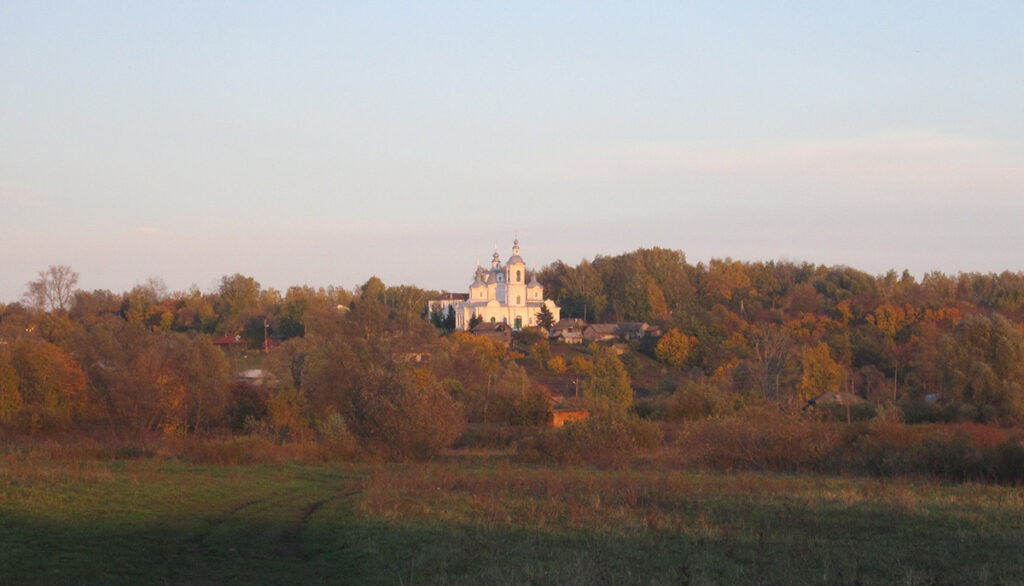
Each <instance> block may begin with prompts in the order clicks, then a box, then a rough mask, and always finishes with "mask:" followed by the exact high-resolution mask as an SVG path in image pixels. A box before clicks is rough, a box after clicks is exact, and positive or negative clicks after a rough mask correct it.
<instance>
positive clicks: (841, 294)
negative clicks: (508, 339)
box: [539, 248, 1024, 422]
mask: <svg viewBox="0 0 1024 586" xmlns="http://www.w3.org/2000/svg"><path fill="white" fill-rule="evenodd" d="M539 277H540V281H541V283H542V284H543V285H544V286H545V292H546V293H547V294H549V295H551V296H552V297H553V298H554V299H555V300H556V301H557V302H558V303H559V304H560V305H561V307H562V315H563V317H584V316H585V317H586V318H587V319H588V320H589V321H592V322H604V321H609V322H617V321H646V322H651V323H657V324H660V325H661V326H662V328H663V329H664V330H665V331H666V332H668V333H667V334H666V335H665V336H664V337H663V339H662V340H661V342H660V343H659V344H658V347H657V348H655V349H654V351H653V352H652V355H654V356H656V357H658V358H659V359H660V360H662V361H663V362H665V363H666V364H667V365H671V366H672V367H674V368H675V369H677V370H678V371H677V372H671V373H670V375H671V376H670V377H669V378H670V379H673V380H671V381H669V382H668V383H667V384H668V386H669V387H670V388H671V387H675V388H677V389H687V388H688V389H691V390H692V392H691V395H694V394H695V395H697V398H699V399H702V400H704V401H705V403H707V401H708V400H712V399H713V400H712V401H711V402H715V401H717V402H720V403H727V402H728V401H727V399H728V398H730V397H734V396H737V395H738V396H742V397H747V398H758V397H759V398H760V399H761V400H764V401H770V402H776V403H782V404H786V405H790V406H796V405H802V404H804V402H805V401H807V400H809V399H812V398H814V397H816V396H819V395H821V394H822V393H825V392H830V391H832V392H838V391H842V392H846V393H849V394H851V395H854V396H857V397H860V398H863V399H866V400H867V401H869V402H870V403H872V404H874V405H879V406H883V405H884V406H888V407H890V408H893V409H897V408H898V409H899V410H900V411H901V414H902V415H904V416H906V417H908V418H909V419H910V420H914V421H917V420H951V419H969V420H977V421H983V422H984V421H996V420H998V421H1019V420H1020V419H1021V418H1022V417H1024V335H1022V333H1024V327H1022V322H1024V273H1021V272H1003V273H1001V274H981V273H960V274H958V275H955V276H950V275H946V274H943V273H939V272H932V273H928V274H926V275H924V276H923V278H922V279H921V280H917V279H915V278H914V277H913V276H912V275H911V274H910V273H909V272H906V271H904V272H903V273H902V274H898V273H896V272H895V271H890V272H889V273H887V274H885V275H880V276H872V275H869V274H867V273H864V272H863V271H858V270H856V269H853V268H849V267H845V266H833V267H826V266H821V265H813V264H809V263H795V262H787V261H769V262H741V261H736V260H732V259H730V258H725V259H712V260H711V261H710V262H708V263H707V264H705V263H697V264H695V265H693V264H690V263H688V262H687V261H686V257H685V255H684V254H683V253H682V252H679V251H672V250H666V249H660V248H653V249H642V250H637V251H635V252H631V253H627V254H622V255H619V256H610V257H597V258H595V259H593V260H591V261H587V260H584V261H582V262H580V263H579V264H577V265H575V266H570V265H567V264H565V263H563V262H561V261H559V262H556V263H554V264H552V265H550V266H548V267H545V268H544V269H543V270H542V271H541V273H540V275H539ZM708 408H709V409H710V408H711V407H708Z"/></svg>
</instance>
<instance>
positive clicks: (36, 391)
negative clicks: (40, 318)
mask: <svg viewBox="0 0 1024 586" xmlns="http://www.w3.org/2000/svg"><path fill="white" fill-rule="evenodd" d="M9 364H10V366H11V367H13V370H14V372H15V373H16V378H17V381H18V389H17V394H15V393H12V392H10V389H9V388H8V393H7V398H6V402H7V406H6V407H7V409H12V408H13V407H14V406H16V405H18V404H19V403H20V407H18V408H17V409H16V410H15V411H13V417H14V419H15V422H16V425H17V426H18V427H19V428H20V429H22V430H24V431H31V432H34V431H39V430H66V429H68V428H70V427H71V424H72V422H73V421H74V419H75V416H76V415H77V414H78V413H79V412H80V410H81V408H82V407H83V405H84V402H85V396H84V395H85V393H84V391H85V382H86V381H85V376H84V375H83V374H82V370H81V369H80V368H79V367H78V364H77V363H76V362H75V361H74V360H72V359H71V357H70V356H69V355H68V354H67V353H65V352H64V351H63V350H62V349H61V348H59V347H57V346H56V345H54V344H51V343H49V342H46V341H44V340H41V339H38V338H23V339H21V340H19V341H18V342H17V343H16V344H14V347H13V349H12V351H11V356H10V363H9ZM6 377H7V379H8V380H7V384H8V385H9V384H10V383H11V382H12V381H13V380H14V378H15V377H11V374H10V372H8V374H7V375H6Z"/></svg>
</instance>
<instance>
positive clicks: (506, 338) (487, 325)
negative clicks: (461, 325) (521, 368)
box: [472, 321, 512, 346]
mask: <svg viewBox="0 0 1024 586" xmlns="http://www.w3.org/2000/svg"><path fill="white" fill-rule="evenodd" d="M472 332H473V335H475V336H484V337H485V338H488V339H490V340H491V341H493V342H498V343H499V344H504V345H506V346H508V345H509V344H510V343H511V342H512V326H510V325H508V324H507V323H505V322H503V321H499V322H494V323H492V322H481V323H478V324H477V325H476V326H475V327H474V328H473V330H472Z"/></svg>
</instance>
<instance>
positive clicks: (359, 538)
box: [0, 456, 1024, 584]
mask: <svg viewBox="0 0 1024 586" xmlns="http://www.w3.org/2000/svg"><path fill="white" fill-rule="evenodd" d="M0 528H2V530H0V583H2V584H152V583H170V584H179V583H185V584H264V583H273V584H287V583H293V584H317V583H327V584H479V583H485V584H525V583H534V584H652V583H655V584H660V583H673V584H678V583H690V584H717V583H728V582H733V583H739V584H747V583H761V584H797V583H799V584H889V583H898V584H933V583H943V584H945V583H952V584H956V583H970V584H1012V583H1024V568H1022V567H1021V562H1020V560H1021V559H1024V545H1022V544H1024V494H1022V493H1021V491H1020V489H1016V488H1009V487H998V486H983V485H970V484H965V485H941V484H935V483H910V482H908V481H901V480H897V481H880V480H870V479H847V478H834V477H817V476H787V475H780V474H754V473H743V474H734V475H728V474H694V473H683V472H677V471H660V470H633V471H614V470H593V469H575V468H570V469H564V468H554V467H533V466H525V465H516V464H510V463H508V462H498V463H494V462H479V461H475V462H473V463H465V462H459V461H450V462H441V463H428V464H372V465H370V464H367V465H353V466H341V465H338V466H323V467H317V466H303V465H283V466H228V467H221V466H195V465H188V464H184V463H181V462H179V461H176V460H156V459H151V460H136V461H127V462H106V463H104V462H49V461H29V460H25V459H19V458H17V457H13V456H9V457H8V458H7V459H5V460H0Z"/></svg>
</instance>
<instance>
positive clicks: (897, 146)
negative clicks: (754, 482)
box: [0, 0, 1024, 302]
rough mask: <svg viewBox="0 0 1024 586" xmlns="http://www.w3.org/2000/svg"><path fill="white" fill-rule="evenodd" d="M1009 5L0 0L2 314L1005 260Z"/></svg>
mask: <svg viewBox="0 0 1024 586" xmlns="http://www.w3.org/2000/svg"><path fill="white" fill-rule="evenodd" d="M1022 22H1024V3H1022V2H1020V1H1019V0H1014V1H1008V2H943V1H941V0H933V1H928V2H924V1H914V2H898V1H897V2H892V1H886V2H871V1H865V2H729V3H726V2H720V1H714V2H529V1H526V2H460V3H449V2H415V3H414V2H408V3H405V2H366V3H359V2H322V3H321V2H289V3H283V2H266V3H264V2H258V1H246V2H241V1H239V2H235V1H223V2H206V1H204V2H194V3H193V2H110V1H102V0H97V1H96V2H45V1H39V2H23V1H21V0H0V302H11V301H17V300H18V299H19V298H20V297H21V296H22V294H23V293H24V291H25V284H26V283H27V282H28V281H30V280H32V279H34V278H35V277H36V275H37V273H38V272H39V271H41V270H43V269H45V268H46V267H47V266H49V265H69V266H71V267H72V268H73V269H75V270H76V271H78V272H79V274H80V275H81V278H80V281H79V287H81V288H83V289H87V290H92V289H109V290H111V291H114V292H122V291H126V290H128V289H130V288H132V287H133V286H135V285H136V284H140V283H143V282H144V281H145V280H146V279H148V278H150V277H156V278H159V279H163V280H164V282H165V283H166V284H167V286H168V288H169V289H170V290H172V291H175V290H185V289H188V288H190V287H191V286H193V285H195V286H198V287H199V288H200V289H201V290H204V291H207V290H213V289H215V288H216V286H217V284H218V282H219V280H220V278H221V277H222V276H224V275H231V274H235V273H242V274H244V275H247V276H251V277H254V278H255V279H256V280H257V281H259V282H260V283H261V284H262V285H263V286H264V287H274V288H277V289H280V290H282V291H283V290H285V289H287V288H288V287H289V286H292V285H303V284H306V285H312V286H327V285H335V286H343V287H346V288H351V287H354V286H356V285H359V284H361V283H363V282H365V281H366V280H367V279H368V278H369V277H370V276H373V275H376V276H379V277H380V278H381V279H383V280H384V282H385V283H387V284H389V285H398V284H412V285H417V286H420V287H423V288H427V289H438V290H449V291H465V290H467V288H468V286H469V283H470V282H471V281H472V274H473V270H474V268H475V267H476V264H477V262H482V263H487V262H488V260H489V258H490V256H491V253H492V252H493V251H494V247H495V246H497V247H498V250H499V252H500V253H501V255H502V258H507V257H508V256H509V255H510V254H511V246H512V240H513V239H514V238H516V237H517V236H518V238H519V241H520V245H521V247H522V256H523V257H524V259H525V260H526V262H527V263H528V265H529V266H530V267H531V268H538V269H539V268H542V267H543V266H545V265H547V264H549V263H551V262H554V261H556V260H562V261H564V262H566V263H569V264H576V263H578V262H579V261H580V260H582V259H584V258H586V259H592V258H594V257H595V256H597V255H616V254H621V253H624V252H628V251H632V250H635V249H637V248H642V247H653V246H659V247H663V248H670V249H674V250H682V251H683V252H685V254H686V258H687V260H688V261H689V262H691V263H696V262H707V261H708V260H709V259H711V258H725V257H732V258H734V259H739V260H744V261H762V260H789V261H795V262H811V263H814V264H823V265H828V266H832V265H846V266H851V267H854V268H856V269H860V270H863V271H867V272H869V273H871V274H882V273H885V272H887V271H888V270H890V269H895V270H897V271H900V272H901V271H902V270H904V269H908V270H910V271H911V273H912V274H914V275H916V276H918V277H920V276H922V275H923V274H924V273H926V272H929V271H935V270H938V271H942V272H946V273H950V274H955V273H957V272H960V271H965V272H1002V271H1004V270H1009V271H1014V272H1016V271H1020V270H1024V230H1022V226H1024V107H1022V104H1024V74H1022V73H1024V26H1022V25H1021V23H1022Z"/></svg>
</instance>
